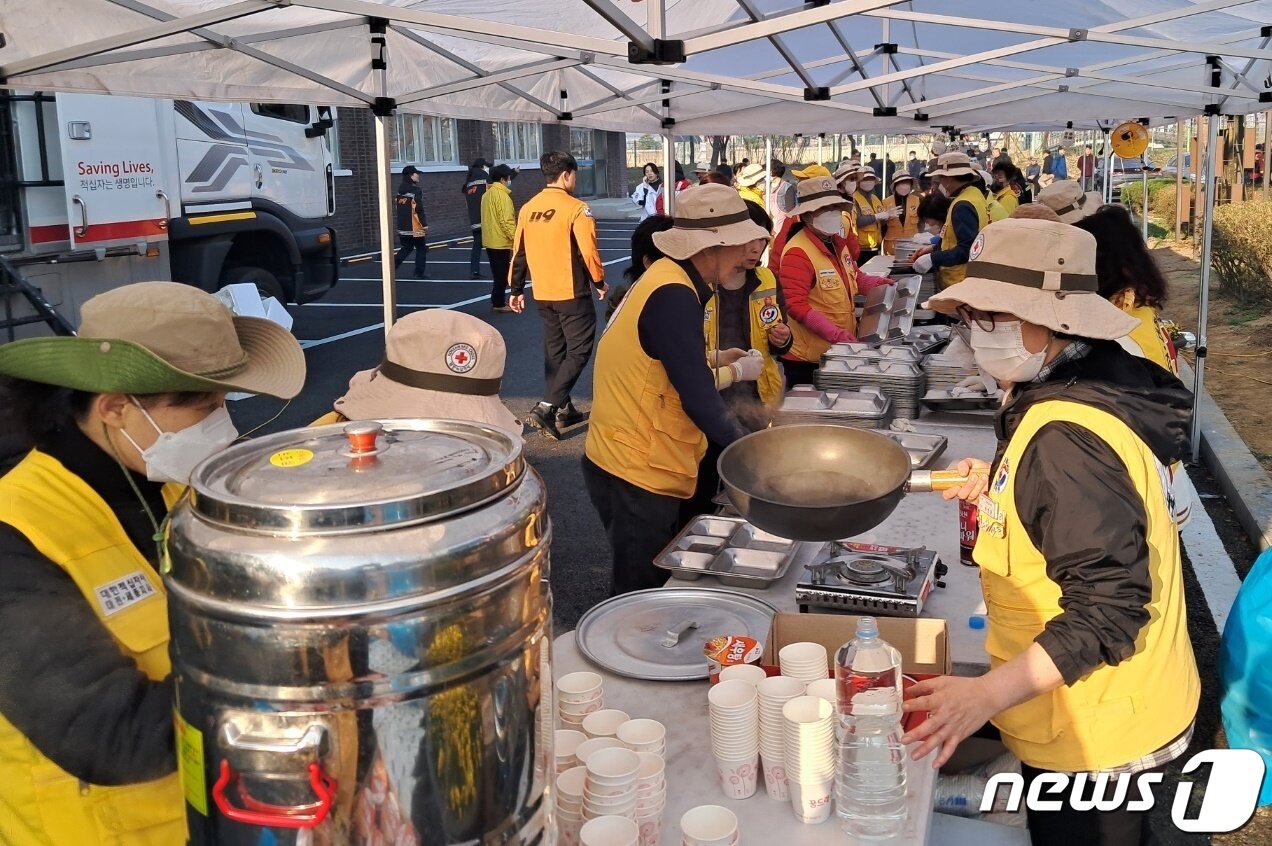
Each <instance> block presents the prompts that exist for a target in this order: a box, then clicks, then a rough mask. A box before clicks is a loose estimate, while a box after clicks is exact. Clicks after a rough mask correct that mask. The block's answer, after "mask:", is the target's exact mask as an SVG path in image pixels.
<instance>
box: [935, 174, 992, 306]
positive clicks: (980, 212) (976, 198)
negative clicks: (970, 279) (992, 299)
mask: <svg viewBox="0 0 1272 846" xmlns="http://www.w3.org/2000/svg"><path fill="white" fill-rule="evenodd" d="M959 203H971V204H972V208H974V209H976V218H977V221H978V229H977V231H978V232H979V231H980V230H981V229H984V228H985V227H986V226H988V225H989V210H988V208H987V207H986V204H985V192H984V191H982V190H981V189H980V188H977V187H976V185H975V183H973V184H971V185H968V186H967V187H965V188H964V189H963V190H962V191H959V192H958V196H957V197H955V198H954V202H952V203H950V210H949V211H948V212H946V213H945V228H944V229H942V230H941V250H943V251H944V250H952V249H954V248H955V247H957V246H958V236H957V235H955V234H954V207H955V206H957V205H958V204H959ZM936 278H937V282H938V283H940V286H941V289H942V290H944V289H945V288H948V287H950V286H951V285H953V284H955V283H956V282H962V281H963V280H964V279H965V278H967V265H966V264H956V265H954V266H953V267H938V268H937V269H936Z"/></svg>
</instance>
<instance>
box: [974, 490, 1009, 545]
mask: <svg viewBox="0 0 1272 846" xmlns="http://www.w3.org/2000/svg"><path fill="white" fill-rule="evenodd" d="M976 512H977V513H976V524H977V526H978V527H979V528H980V530H981V531H982V532H985V533H986V534H987V535H989V536H990V537H995V538H1005V537H1007V512H1006V511H1005V510H1004V509H1003V507H1002V506H1001V505H999V504H998V503H997V502H994V500H992V499H990V498H989V497H988V496H986V495H985V494H981V496H980V499H979V500H977V502H976Z"/></svg>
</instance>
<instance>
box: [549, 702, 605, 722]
mask: <svg viewBox="0 0 1272 846" xmlns="http://www.w3.org/2000/svg"><path fill="white" fill-rule="evenodd" d="M604 708H605V700H604V699H593V700H592V701H591V702H580V703H579V704H577V705H569V704H566V703H562V704H561V705H559V706H558V707H557V713H559V714H560V715H561V716H562V717H573V718H574V719H575V720H577V721H579V722H582V721H583V720H584V719H585V718H586V717H587V716H588V715H589V714H595V713H596V712H597V711H601V710H603V709H604Z"/></svg>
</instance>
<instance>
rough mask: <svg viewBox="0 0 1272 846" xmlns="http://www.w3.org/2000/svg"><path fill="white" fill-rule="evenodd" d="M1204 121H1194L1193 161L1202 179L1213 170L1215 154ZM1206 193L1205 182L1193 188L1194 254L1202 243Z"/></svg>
mask: <svg viewBox="0 0 1272 846" xmlns="http://www.w3.org/2000/svg"><path fill="white" fill-rule="evenodd" d="M1204 123H1206V121H1205V120H1203V119H1202V118H1200V117H1199V118H1197V119H1196V120H1194V121H1193V126H1195V127H1196V130H1195V131H1194V133H1193V134H1194V135H1196V136H1197V155H1196V156H1195V158H1196V161H1194V162H1193V163H1192V164H1193V173H1195V174H1197V175H1198V177H1199V178H1202V179H1204V178H1205V174H1207V173H1209V172H1210V171H1211V167H1210V159H1211V158H1213V155H1211V151H1210V144H1209V143H1208V141H1209V139H1208V138H1206V133H1205V132H1203V131H1202V128H1201V127H1202V124H1204ZM1205 194H1206V188H1205V185H1204V184H1203V185H1202V186H1201V188H1200V189H1198V188H1193V231H1192V248H1193V255H1197V253H1198V250H1199V249H1200V245H1201V241H1200V240H1199V239H1198V238H1197V234H1198V233H1197V227H1198V226H1201V225H1202V216H1203V214H1205V209H1206V207H1205V205H1204V203H1205V199H1204V198H1205ZM1205 216H1206V217H1209V215H1208V214H1206V215H1205Z"/></svg>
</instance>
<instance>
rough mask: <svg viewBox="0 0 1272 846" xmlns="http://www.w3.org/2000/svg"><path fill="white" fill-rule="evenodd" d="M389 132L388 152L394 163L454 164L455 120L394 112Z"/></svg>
mask: <svg viewBox="0 0 1272 846" xmlns="http://www.w3.org/2000/svg"><path fill="white" fill-rule="evenodd" d="M393 129H394V131H393V132H391V133H390V134H389V156H390V158H391V159H392V161H393V164H394V165H408V164H412V165H442V164H454V163H455V162H456V157H455V148H456V143H455V121H454V120H453V119H451V118H442V117H426V116H424V115H403V114H399V115H396V121H395V123H394V127H393Z"/></svg>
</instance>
